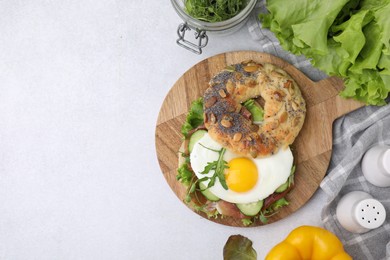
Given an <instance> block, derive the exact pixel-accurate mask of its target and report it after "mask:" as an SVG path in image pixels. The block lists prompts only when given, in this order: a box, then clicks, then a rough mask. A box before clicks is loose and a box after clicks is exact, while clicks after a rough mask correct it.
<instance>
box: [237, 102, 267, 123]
mask: <svg viewBox="0 0 390 260" xmlns="http://www.w3.org/2000/svg"><path fill="white" fill-rule="evenodd" d="M242 105H243V106H245V107H246V109H248V110H249V112H251V114H252V118H253V122H261V121H263V120H264V110H263V108H261V107H260V106H259V105H258V104H256V102H255V101H254V100H253V99H248V100H247V101H245V102H244V103H242Z"/></svg>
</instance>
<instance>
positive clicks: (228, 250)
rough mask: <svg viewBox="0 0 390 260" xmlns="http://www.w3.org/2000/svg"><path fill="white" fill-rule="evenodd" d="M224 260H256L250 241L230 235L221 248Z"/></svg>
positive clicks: (239, 236)
mask: <svg viewBox="0 0 390 260" xmlns="http://www.w3.org/2000/svg"><path fill="white" fill-rule="evenodd" d="M223 259H224V260H256V259H257V253H256V251H255V250H254V249H253V247H252V241H251V240H250V239H248V238H246V237H244V236H242V235H232V236H230V237H229V239H228V240H227V242H226V244H225V246H224V247H223Z"/></svg>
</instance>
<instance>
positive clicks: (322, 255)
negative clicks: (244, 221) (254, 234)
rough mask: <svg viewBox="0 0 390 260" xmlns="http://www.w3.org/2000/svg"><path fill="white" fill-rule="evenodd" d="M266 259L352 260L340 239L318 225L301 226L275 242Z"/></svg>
mask: <svg viewBox="0 0 390 260" xmlns="http://www.w3.org/2000/svg"><path fill="white" fill-rule="evenodd" d="M265 259H266V260H309V259H313V260H352V257H351V256H349V255H348V254H347V253H346V252H345V251H344V248H343V244H342V243H341V241H340V240H339V239H338V238H337V237H336V236H335V235H334V234H333V233H331V232H329V231H328V230H326V229H323V228H320V227H313V226H301V227H298V228H296V229H294V230H293V231H291V233H290V234H289V235H288V236H287V238H286V239H285V240H284V241H282V242H281V243H279V244H277V245H276V246H275V247H274V248H273V249H272V250H271V251H270V252H269V253H268V255H267V256H266V258H265Z"/></svg>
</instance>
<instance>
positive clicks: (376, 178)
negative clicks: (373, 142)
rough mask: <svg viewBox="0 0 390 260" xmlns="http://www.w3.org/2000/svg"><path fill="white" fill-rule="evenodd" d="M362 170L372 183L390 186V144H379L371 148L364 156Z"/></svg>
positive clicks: (379, 185)
mask: <svg viewBox="0 0 390 260" xmlns="http://www.w3.org/2000/svg"><path fill="white" fill-rule="evenodd" d="M362 171H363V175H364V177H365V178H366V180H367V181H368V182H370V183H371V184H373V185H375V186H378V187H390V146H387V145H377V146H374V147H372V148H370V149H369V150H368V151H367V152H366V153H365V154H364V156H363V159H362Z"/></svg>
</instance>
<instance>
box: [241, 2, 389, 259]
mask: <svg viewBox="0 0 390 260" xmlns="http://www.w3.org/2000/svg"><path fill="white" fill-rule="evenodd" d="M264 12H267V10H266V7H265V1H264V0H259V1H258V3H257V6H256V9H255V11H254V12H253V14H252V16H251V17H250V18H249V20H248V22H247V27H248V30H249V33H250V34H251V36H252V38H253V39H254V40H257V41H259V50H260V51H262V52H267V53H270V54H273V55H275V56H278V57H280V58H282V59H284V60H286V61H287V62H289V63H291V64H293V65H294V66H296V67H297V68H298V69H300V70H301V71H302V72H303V73H305V74H306V75H307V76H308V77H309V78H311V79H312V80H313V81H318V80H321V79H324V78H326V77H327V76H326V74H324V73H323V72H321V71H319V70H317V69H315V68H313V67H312V66H311V64H310V62H309V61H308V60H307V59H306V58H305V57H304V56H299V57H298V56H295V55H293V54H291V53H289V52H286V51H284V50H283V49H282V48H281V46H280V44H279V41H278V40H277V39H276V38H275V36H274V35H273V33H272V32H270V31H269V30H268V29H263V28H262V27H261V23H260V21H259V19H258V14H259V13H264ZM375 144H388V145H390V105H387V106H384V107H373V106H367V107H363V108H360V109H358V110H356V111H354V112H352V113H349V114H348V115H345V116H343V117H341V118H339V119H337V120H336V121H335V122H334V124H333V152H332V158H331V162H330V165H329V168H328V171H327V175H326V177H325V178H324V180H323V181H322V183H321V188H322V189H323V191H324V192H325V193H326V195H327V202H326V205H324V208H323V211H322V214H321V218H322V221H323V223H324V226H325V228H327V229H328V230H330V231H332V232H333V233H334V234H336V235H337V236H338V237H339V238H340V239H341V241H342V242H343V244H344V247H345V249H346V251H347V252H348V253H349V254H350V255H351V256H352V257H353V258H354V259H357V260H359V259H364V260H366V259H374V260H382V259H390V252H388V254H387V257H386V244H388V243H389V241H390V224H389V219H390V188H378V187H375V186H373V185H371V184H370V183H368V182H367V181H366V180H365V178H364V176H363V175H362V172H361V168H360V161H361V159H362V156H363V155H364V153H365V151H367V150H368V149H369V148H370V147H371V146H373V145H375ZM354 190H361V191H365V192H368V193H370V194H371V195H372V196H373V197H374V198H376V199H378V200H379V201H380V202H381V203H382V204H383V205H384V206H385V208H386V213H387V220H386V222H385V223H384V224H383V225H382V226H381V227H380V228H378V229H375V230H372V231H370V232H367V233H365V234H352V233H350V232H348V231H346V230H344V229H343V228H342V227H341V226H340V224H339V223H338V221H337V219H336V206H337V203H338V201H339V199H340V198H341V197H342V196H343V195H344V194H346V193H348V192H350V191H354ZM389 247H390V245H389V246H388V251H390V249H389Z"/></svg>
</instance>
